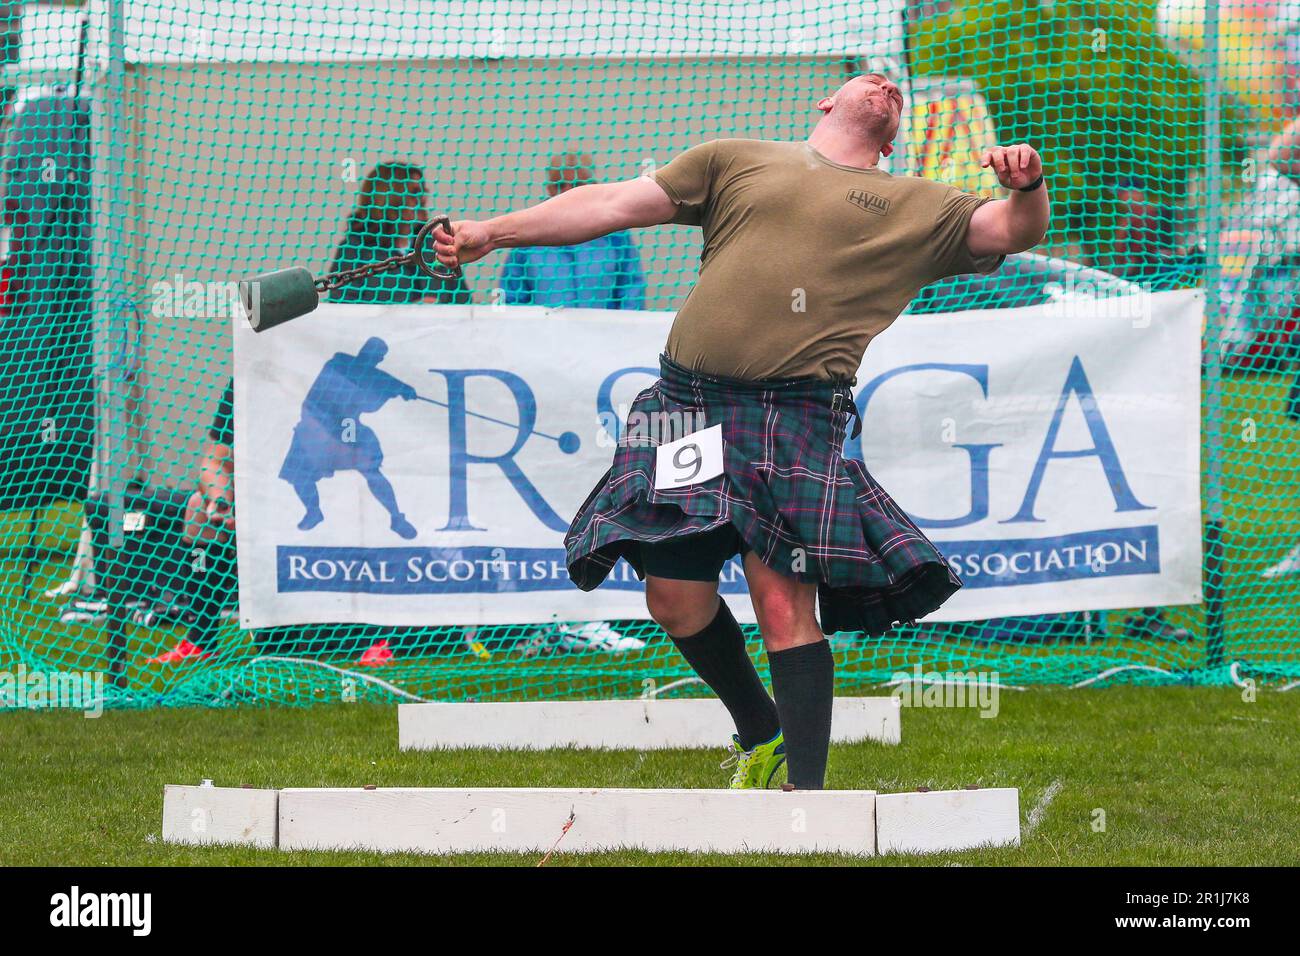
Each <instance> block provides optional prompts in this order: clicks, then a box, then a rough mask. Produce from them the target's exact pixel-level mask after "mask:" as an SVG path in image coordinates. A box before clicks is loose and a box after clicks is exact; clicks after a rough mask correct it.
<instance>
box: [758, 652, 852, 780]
mask: <svg viewBox="0 0 1300 956" xmlns="http://www.w3.org/2000/svg"><path fill="white" fill-rule="evenodd" d="M767 661H768V666H769V668H770V669H771V672H772V693H773V694H775V695H776V709H777V712H778V713H779V714H780V715H781V732H782V733H783V734H784V735H785V759H786V774H787V777H786V779H787V780H789V782H790V783H791V784H793V785H794V787H795V788H796V789H798V790H820V789H822V788H823V787H824V786H825V785H826V754H827V751H829V750H830V746H831V708H832V706H833V705H834V703H835V658H834V657H832V656H831V648H830V645H829V644H828V643H826V641H818V642H817V643H816V644H802V645H800V646H798V647H791V648H789V649H787V650H784V651H769V652H768V655H767Z"/></svg>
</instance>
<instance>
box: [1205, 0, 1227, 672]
mask: <svg viewBox="0 0 1300 956" xmlns="http://www.w3.org/2000/svg"><path fill="white" fill-rule="evenodd" d="M1204 33H1205V37H1204V40H1205V42H1204V50H1205V57H1206V61H1205V64H1204V67H1205V68H1204V72H1203V75H1204V77H1205V163H1206V189H1205V201H1206V204H1207V207H1208V208H1207V209H1206V217H1205V312H1206V326H1205V336H1206V340H1207V343H1208V346H1209V347H1208V348H1207V349H1206V352H1207V353H1208V354H1207V356H1206V363H1205V422H1206V425H1205V427H1206V429H1207V430H1208V434H1206V435H1205V436H1204V442H1203V448H1204V454H1205V459H1204V467H1205V470H1206V481H1205V568H1204V581H1205V664H1206V666H1207V667H1218V666H1220V665H1222V663H1223V648H1224V629H1225V628H1224V604H1225V599H1224V590H1225V589H1224V586H1223V448H1224V445H1223V421H1222V415H1223V356H1222V353H1221V352H1220V340H1221V338H1222V334H1223V317H1222V315H1221V314H1220V301H1219V282H1220V272H1221V269H1222V267H1221V265H1220V261H1219V260H1220V254H1219V240H1220V232H1221V230H1222V228H1223V227H1222V212H1223V128H1222V99H1221V96H1220V87H1221V81H1220V76H1219V0H1207V2H1206V4H1205V24H1204Z"/></svg>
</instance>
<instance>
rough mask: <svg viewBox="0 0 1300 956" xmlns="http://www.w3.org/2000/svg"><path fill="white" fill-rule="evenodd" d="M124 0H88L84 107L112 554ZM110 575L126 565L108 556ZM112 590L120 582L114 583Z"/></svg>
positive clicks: (116, 507) (119, 533)
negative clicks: (87, 113) (87, 116)
mask: <svg viewBox="0 0 1300 956" xmlns="http://www.w3.org/2000/svg"><path fill="white" fill-rule="evenodd" d="M125 2H126V0H91V4H90V22H91V37H92V39H91V43H90V54H89V63H88V66H89V69H88V71H87V72H88V74H89V80H90V82H89V94H90V108H91V124H90V126H91V131H90V137H91V138H90V142H91V225H92V230H93V232H92V235H93V242H92V251H93V255H94V279H95V285H94V299H93V303H94V329H95V335H94V349H95V382H96V388H97V391H98V401H97V402H96V406H97V407H96V416H95V421H96V428H95V487H96V492H97V493H98V494H99V496H100V497H101V500H102V501H103V502H104V503H105V505H106V506H107V508H106V512H107V521H108V527H107V529H106V531H107V543H108V549H109V551H110V552H111V555H112V557H113V558H114V559H116V557H117V555H119V554H120V553H121V549H122V546H123V543H124V537H125V536H124V533H123V531H124V529H123V516H124V512H125V507H124V505H125V498H126V487H127V481H128V480H129V479H130V467H131V460H130V458H131V442H130V440H129V438H130V435H129V428H130V424H129V420H128V415H127V408H128V406H127V391H128V389H129V387H130V383H129V381H128V376H129V374H130V354H129V345H128V343H129V340H130V337H129V332H128V328H127V324H126V319H127V317H128V316H130V315H132V313H133V309H132V306H131V302H130V299H129V298H128V296H127V295H126V287H127V259H126V250H125V244H124V242H123V237H124V236H125V234H126V208H125V196H126V190H125V189H124V188H123V181H124V179H125V177H126V145H125V143H126V101H125V98H126V15H125V9H124V8H125ZM113 563H114V564H116V565H117V566H116V567H115V568H114V569H113V575H114V577H115V578H119V579H124V578H125V577H126V576H127V575H129V574H130V569H129V568H127V567H125V566H123V564H122V562H120V561H117V560H114V562H113ZM115 590H120V589H115ZM109 603H110V605H112V606H111V607H110V609H109V622H108V645H109V646H108V661H109V671H110V674H111V675H112V676H113V679H114V683H116V684H119V685H120V684H121V682H122V679H123V671H124V664H125V651H126V646H125V608H122V607H118V606H117V605H118V604H121V603H122V602H121V601H112V600H111V601H110V602H109Z"/></svg>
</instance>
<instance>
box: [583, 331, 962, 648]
mask: <svg viewBox="0 0 1300 956" xmlns="http://www.w3.org/2000/svg"><path fill="white" fill-rule="evenodd" d="M836 388H837V386H836V385H835V384H833V383H830V382H825V381H821V380H812V379H800V380H770V381H763V382H746V381H737V380H730V379H720V378H715V377H712V376H706V375H702V374H700V373H694V372H689V371H686V370H685V369H682V368H681V367H680V366H677V365H675V364H674V363H672V362H671V361H670V360H668V359H667V357H666V356H665V357H663V358H661V377H660V379H659V381H657V382H656V383H655V384H654V385H652V386H651V387H650V388H648V389H646V390H645V391H643V392H641V394H640V395H638V396H637V398H636V400H635V401H634V402H633V404H632V408H631V409H630V411H629V416H628V418H629V421H634V420H640V421H643V422H645V421H649V422H654V421H658V422H661V423H664V422H681V421H689V423H690V426H691V427H690V428H689V429H688V430H689V431H698V430H700V429H703V428H708V427H712V426H714V425H717V424H719V423H720V424H721V425H722V434H723V441H724V446H723V455H724V465H725V467H724V472H723V474H722V475H721V476H719V477H717V478H715V479H712V480H711V481H707V482H703V483H701V484H698V485H692V486H688V487H684V488H674V489H665V490H656V489H655V487H654V469H655V450H656V448H657V446H658V445H659V444H660V443H661V442H662V441H671V440H674V439H676V438H680V437H682V435H681V434H649V435H645V434H638V435H632V434H628V435H625V436H623V437H621V438H620V440H619V444H618V447H617V449H616V451H615V453H614V461H613V464H612V466H611V467H610V469H609V471H607V472H606V473H605V475H604V476H603V477H602V478H601V480H600V481H599V482H597V484H596V486H595V488H593V489H592V491H591V494H590V495H588V497H587V500H586V501H585V502H584V503H583V505H582V507H581V508H579V510H578V513H577V515H576V516H575V517H574V519H573V522H572V524H571V525H570V527H569V532H568V534H567V535H566V536H565V549H566V557H567V562H568V568H569V575H570V577H571V578H572V579H573V581H574V583H575V584H576V585H577V586H578V587H579V588H582V589H583V590H585V591H589V590H592V589H593V588H595V587H597V586H598V585H599V584H600V583H601V582H602V581H603V580H604V579H605V577H606V576H607V575H608V574H609V572H610V570H611V569H612V568H613V567H614V565H615V564H616V563H617V562H618V560H619V559H620V558H622V559H624V560H626V561H627V562H628V563H629V564H630V565H631V566H632V568H633V569H634V570H635V571H636V573H637V576H638V577H642V578H643V577H644V576H645V575H644V570H643V567H642V564H641V543H642V542H655V541H663V540H667V539H669V538H675V537H680V536H683V535H689V534H696V533H699V532H702V531H709V530H712V529H714V528H717V527H720V526H722V525H724V524H727V523H730V524H732V525H733V526H734V527H735V528H736V530H737V531H738V532H739V534H740V536H741V537H742V538H743V539H744V541H745V543H746V544H747V545H748V546H749V548H751V549H752V550H753V551H754V553H755V555H756V556H757V557H758V558H759V559H760V560H762V561H763V563H764V564H766V565H767V566H769V567H771V568H773V569H774V570H776V571H778V572H780V573H782V574H785V575H787V576H788V577H793V578H796V579H798V580H803V581H815V582H817V584H818V602H819V610H820V618H821V627H822V630H823V631H824V632H825V633H827V634H831V633H835V632H836V631H863V632H866V633H867V634H871V635H880V634H884V633H885V632H886V631H888V630H889V629H890V628H891V627H893V626H894V625H895V624H897V623H901V622H911V621H915V620H916V619H917V618H919V617H922V616H924V615H926V614H928V613H930V612H931V611H933V610H935V609H936V608H938V607H939V606H940V605H941V604H942V603H943V602H944V601H945V600H947V598H948V597H949V596H951V595H952V594H953V593H954V592H955V591H957V590H958V589H959V588H960V587H961V581H960V579H959V578H958V577H957V576H956V575H955V574H954V573H953V572H952V570H951V569H950V568H949V566H948V564H947V562H946V561H944V559H943V556H942V555H941V554H940V553H939V551H938V550H937V549H936V548H935V546H934V545H933V544H932V543H931V542H930V540H929V539H928V538H926V536H925V534H924V533H923V532H922V531H921V530H920V529H919V528H917V526H916V525H915V524H914V523H913V522H912V520H911V519H910V518H908V516H907V514H906V513H905V512H904V511H903V509H902V508H900V507H899V506H898V504H897V503H896V502H895V501H894V500H893V499H892V498H891V497H890V496H889V494H888V493H887V492H886V491H885V490H884V489H883V488H881V487H880V485H879V484H877V483H876V481H875V479H873V478H872V477H871V475H870V473H869V472H868V471H867V469H866V466H865V465H864V464H863V463H862V462H860V461H857V460H855V459H851V458H850V459H846V458H844V457H843V443H844V430H845V428H846V425H847V422H848V420H849V418H850V416H849V415H848V414H847V413H846V412H843V411H836V410H833V408H832V406H831V399H832V397H833V395H834V393H835V391H836ZM839 388H840V389H841V390H842V389H843V388H844V386H839ZM638 413H639V414H638Z"/></svg>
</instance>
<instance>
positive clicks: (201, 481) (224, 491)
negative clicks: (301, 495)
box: [96, 380, 239, 664]
mask: <svg viewBox="0 0 1300 956" xmlns="http://www.w3.org/2000/svg"><path fill="white" fill-rule="evenodd" d="M174 494H175V493H173V495H174ZM182 494H183V492H182ZM155 501H156V502H157V504H156V505H155V509H154V510H155V512H159V514H157V517H156V518H155V520H158V519H162V518H163V517H164V516H165V513H166V510H167V505H168V504H172V503H174V502H175V498H174V497H173V498H172V499H171V501H170V502H169V501H168V500H167V499H166V498H162V499H155ZM183 514H184V523H183V532H182V535H181V548H180V551H181V554H180V562H181V574H182V580H183V581H188V583H189V585H190V586H189V587H185V588H183V591H184V593H185V596H186V597H188V598H189V623H190V628H189V633H188V634H187V635H186V637H185V639H184V640H182V641H181V642H180V643H179V644H177V645H176V646H175V647H173V648H172V649H171V650H169V651H166V652H165V653H163V654H160V655H159V656H157V657H154V658H151V659H150V660H149V661H148V663H150V664H175V663H179V662H180V661H184V660H189V659H190V658H200V659H201V658H204V657H207V656H209V654H210V653H211V651H212V649H213V647H214V644H215V638H216V632H217V626H218V623H219V619H220V614H221V611H222V609H223V608H224V607H226V606H227V605H233V604H234V602H235V600H236V596H237V594H238V589H239V576H238V573H237V565H236V560H235V423H234V381H233V380H231V381H230V382H228V383H227V384H226V388H225V391H224V392H222V395H221V400H220V402H219V403H218V404H217V412H216V414H215V415H214V416H213V419H212V424H211V425H210V426H209V427H208V435H207V441H206V442H205V443H204V446H203V454H202V456H201V457H200V459H199V470H198V490H197V491H195V492H193V493H192V494H190V495H188V496H187V497H186V499H185V504H184V512H183ZM96 553H97V554H98V551H97V552H96ZM133 570H135V569H127V570H126V573H127V574H130V573H131V571H133ZM119 573H120V572H119ZM96 578H97V579H99V580H103V577H102V576H101V575H99V574H96ZM142 623H146V624H150V623H154V622H153V621H151V620H146V621H143V622H142Z"/></svg>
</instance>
